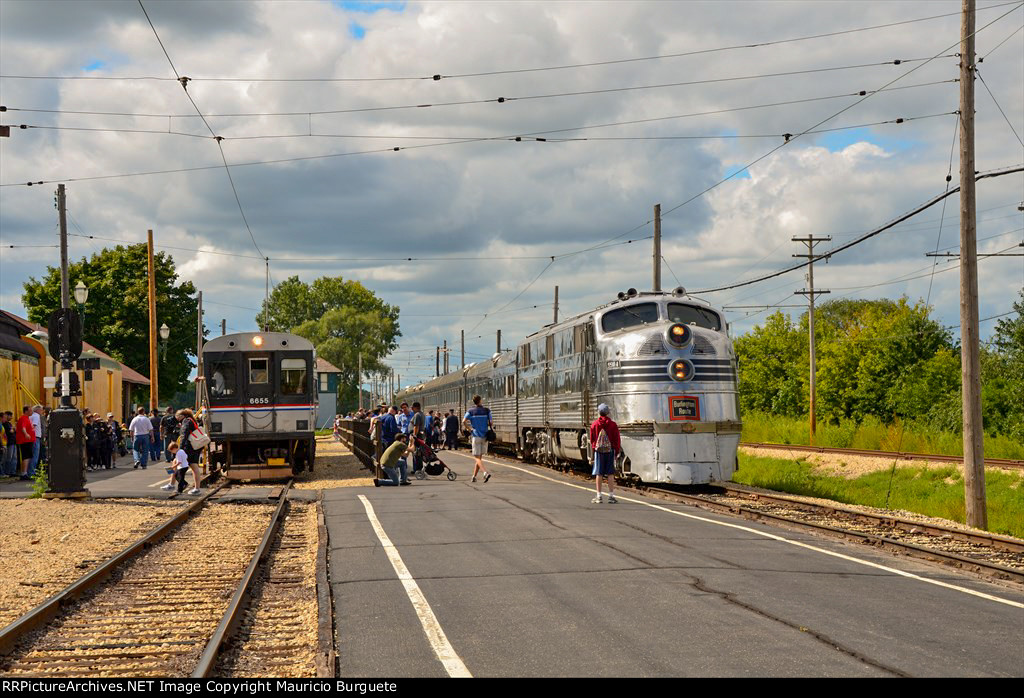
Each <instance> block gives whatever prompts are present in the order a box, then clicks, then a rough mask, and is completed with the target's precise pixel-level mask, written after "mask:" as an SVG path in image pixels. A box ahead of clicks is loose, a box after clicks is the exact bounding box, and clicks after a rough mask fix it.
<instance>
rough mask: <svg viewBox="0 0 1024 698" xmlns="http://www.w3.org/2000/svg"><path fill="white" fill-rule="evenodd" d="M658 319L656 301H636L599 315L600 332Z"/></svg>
mask: <svg viewBox="0 0 1024 698" xmlns="http://www.w3.org/2000/svg"><path fill="white" fill-rule="evenodd" d="M657 321H658V304H657V303H637V304H636V305H627V306H625V307H622V308H616V309H615V310H609V311H608V312H607V313H605V314H604V315H603V316H602V317H601V331H602V332H617V331H619V330H625V329H627V328H629V327H638V326H640V325H649V324H650V323H652V322H657Z"/></svg>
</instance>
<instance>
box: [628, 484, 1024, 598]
mask: <svg viewBox="0 0 1024 698" xmlns="http://www.w3.org/2000/svg"><path fill="white" fill-rule="evenodd" d="M640 490H641V491H643V492H646V493H648V494H650V495H651V496H654V497H658V498H661V499H666V500H670V501H676V502H680V503H686V504H693V505H695V506H697V507H700V508H701V509H707V510H709V511H715V512H719V513H725V514H731V515H733V516H737V515H738V516H740V517H741V518H744V519H749V520H751V521H770V522H772V523H777V524H782V525H784V526H790V527H795V528H803V529H810V530H812V531H819V532H823V533H828V534H830V535H832V536H835V537H839V538H844V539H846V540H851V541H854V542H857V543H862V544H867V545H872V546H874V547H877V548H880V549H883V550H888V551H890V552H898V553H902V554H904V555H907V556H910V557H915V558H919V559H923V560H927V561H929V562H937V563H940V564H943V565H946V566H950V567H956V568H958V569H962V570H967V571H970V572H974V573H976V574H979V575H982V576H985V577H988V578H990V579H997V580H1002V581H1011V582H1015V583H1017V584H1024V569H1017V568H1013V567H1006V566H1003V565H997V564H994V563H991V562H986V561H984V560H977V559H975V558H970V557H966V556H963V555H958V554H956V553H950V552H945V551H942V550H936V549H934V548H926V547H924V546H920V545H916V544H914V543H907V542H901V541H897V540H892V539H889V538H882V537H880V536H875V535H872V534H869V533H862V532H859V531H851V530H848V529H844V528H837V527H835V526H829V525H827V524H819V523H814V522H812V521H801V520H800V519H791V518H789V517H787V516H782V515H779V514H773V513H770V512H765V511H758V510H757V509H750V508H747V507H744V506H737V505H735V504H723V503H720V502H714V501H712V500H709V499H706V498H704V497H701V496H699V495H688V494H682V493H680V492H674V491H672V490H667V489H663V488H661V487H656V486H651V485H647V486H644V487H643V488H640Z"/></svg>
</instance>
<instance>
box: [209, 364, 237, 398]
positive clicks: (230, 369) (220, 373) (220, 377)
mask: <svg viewBox="0 0 1024 698" xmlns="http://www.w3.org/2000/svg"><path fill="white" fill-rule="evenodd" d="M210 368H211V369H212V371H213V372H212V373H211V374H210V379H211V380H210V395H211V397H228V396H230V395H234V394H235V385H236V382H235V361H234V359H228V360H226V361H213V362H211V366H210Z"/></svg>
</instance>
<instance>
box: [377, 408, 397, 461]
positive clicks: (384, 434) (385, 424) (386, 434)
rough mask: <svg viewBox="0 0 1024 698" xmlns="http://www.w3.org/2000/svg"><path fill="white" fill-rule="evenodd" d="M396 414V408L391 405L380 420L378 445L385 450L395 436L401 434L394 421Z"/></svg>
mask: <svg viewBox="0 0 1024 698" xmlns="http://www.w3.org/2000/svg"><path fill="white" fill-rule="evenodd" d="M397 413H398V408H396V407H395V406H394V405H392V406H391V407H390V408H389V409H388V411H387V413H386V414H385V415H384V416H383V417H381V418H380V443H381V446H383V447H384V449H385V450H387V447H388V446H390V445H391V444H392V443H393V442H394V440H395V436H396V435H397V434H398V433H400V432H401V429H399V428H398V421H397V420H396V419H395V415H396V414H397Z"/></svg>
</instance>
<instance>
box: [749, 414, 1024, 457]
mask: <svg viewBox="0 0 1024 698" xmlns="http://www.w3.org/2000/svg"><path fill="white" fill-rule="evenodd" d="M743 440H744V441H753V442H758V443H773V444H792V445H794V446H806V445H807V444H809V443H810V434H809V430H808V426H807V418H806V417H804V418H796V417H781V416H778V415H771V414H764V413H760V412H748V413H746V414H744V415H743ZM815 445H816V446H824V447H826V448H861V449H866V450H871V451H903V452H908V453H931V454H935V455H944V456H962V455H963V454H964V445H963V437H962V436H961V435H960V434H958V433H955V432H950V431H942V430H941V429H936V428H935V427H932V426H929V425H927V424H922V423H919V422H914V421H908V422H898V421H897V422H894V423H892V424H883V423H882V421H881V420H879V419H878V418H876V417H870V416H869V417H866V418H865V419H864V420H863V421H862V422H860V423H858V422H855V421H854V420H852V419H844V420H841V421H840V422H839V423H838V424H831V423H827V422H826V423H819V424H818V429H817V434H816V435H815ZM985 455H986V456H988V457H990V458H1012V459H1016V460H1022V459H1024V444H1022V443H1020V442H1019V441H1016V440H1014V439H1011V438H1010V437H1008V436H992V435H989V434H986V435H985Z"/></svg>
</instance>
